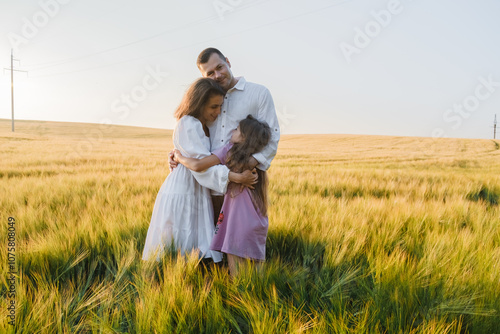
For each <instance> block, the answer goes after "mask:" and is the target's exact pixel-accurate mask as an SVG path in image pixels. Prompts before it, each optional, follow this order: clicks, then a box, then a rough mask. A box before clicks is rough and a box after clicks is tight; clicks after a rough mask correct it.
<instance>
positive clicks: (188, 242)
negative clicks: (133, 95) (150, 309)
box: [142, 48, 280, 275]
mask: <svg viewBox="0 0 500 334" xmlns="http://www.w3.org/2000/svg"><path fill="white" fill-rule="evenodd" d="M197 66H198V69H199V70H200V72H201V74H202V77H203V78H200V79H198V80H196V81H195V82H194V83H193V84H192V85H191V86H190V87H189V88H188V90H187V92H186V93H185V95H184V97H183V99H182V101H181V103H180V105H179V106H178V108H177V110H176V111H175V114H174V116H175V118H176V119H177V125H176V127H175V129H174V134H173V142H174V150H173V151H172V152H171V153H170V155H169V164H170V168H171V173H170V174H169V175H168V177H167V179H166V180H165V182H164V183H163V185H162V186H161V188H160V190H159V192H158V196H157V198H156V202H155V205H154V208H153V214H152V217H151V223H150V225H149V229H148V234H147V236H146V242H145V246H144V251H143V256H142V258H143V260H150V259H157V260H159V259H160V257H161V256H162V254H163V252H164V250H165V249H167V248H174V249H177V250H180V252H181V254H185V253H188V252H191V251H197V252H198V254H199V256H200V258H207V259H210V258H211V259H212V260H213V261H214V262H216V263H217V262H220V261H222V253H225V254H226V256H227V262H228V266H229V270H230V273H231V274H232V275H235V274H236V273H237V270H238V267H239V266H240V265H241V264H242V263H243V262H245V261H246V260H247V259H249V260H254V261H258V262H262V261H264V260H265V251H266V238H267V230H268V225H269V222H268V218H267V175H266V170H267V169H268V168H269V167H270V165H271V161H272V160H273V158H274V156H275V155H276V151H277V149H278V141H279V138H280V131H279V125H278V119H277V116H276V110H275V108H274V103H273V100H272V97H271V94H270V93H269V90H268V89H267V88H265V87H264V86H262V85H258V84H255V83H251V82H247V81H246V80H245V78H243V77H234V76H233V73H232V71H231V63H230V62H229V60H228V59H227V58H226V57H225V56H224V55H223V54H222V53H221V52H220V51H219V50H217V49H215V48H208V49H205V50H203V51H202V52H201V53H200V55H199V56H198V59H197ZM214 225H215V226H214Z"/></svg>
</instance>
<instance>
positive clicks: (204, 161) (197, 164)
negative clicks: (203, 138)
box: [174, 150, 220, 172]
mask: <svg viewBox="0 0 500 334" xmlns="http://www.w3.org/2000/svg"><path fill="white" fill-rule="evenodd" d="M174 160H175V161H177V162H179V163H181V164H183V165H184V166H186V168H189V169H191V170H192V171H195V172H202V171H204V170H205V169H208V168H210V167H212V166H215V165H218V164H220V160H219V158H218V157H217V156H216V155H214V154H212V155H209V156H208V157H204V158H201V159H196V158H188V157H185V156H183V155H182V154H181V152H180V151H179V150H174Z"/></svg>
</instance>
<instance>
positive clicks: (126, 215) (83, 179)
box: [0, 121, 500, 334]
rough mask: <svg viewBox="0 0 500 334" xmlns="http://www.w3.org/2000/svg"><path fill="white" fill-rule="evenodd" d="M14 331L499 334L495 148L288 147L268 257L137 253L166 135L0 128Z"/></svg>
mask: <svg viewBox="0 0 500 334" xmlns="http://www.w3.org/2000/svg"><path fill="white" fill-rule="evenodd" d="M0 146H1V147H2V151H1V152H2V153H1V155H2V159H1V161H0V179H1V183H0V191H1V194H2V196H1V198H0V203H1V207H2V210H1V213H0V219H1V221H2V226H3V227H2V233H1V234H0V236H1V237H0V240H1V245H2V246H1V251H0V261H2V263H3V264H7V237H6V235H7V233H4V231H5V232H6V231H7V220H8V217H9V216H12V217H15V219H16V222H17V223H16V224H17V225H16V235H17V236H16V238H17V240H16V241H17V251H16V256H17V260H18V267H19V268H20V275H19V277H18V280H17V299H16V303H17V310H16V316H17V319H16V330H17V331H16V330H15V329H14V328H12V327H11V326H10V325H8V324H7V320H6V319H7V317H6V315H7V309H6V305H7V304H6V303H7V302H8V299H7V288H6V287H7V281H6V277H7V271H8V269H7V266H6V265H2V267H1V268H2V276H1V277H2V280H1V285H0V289H1V291H2V300H1V302H0V303H1V310H0V315H1V316H2V321H1V322H0V332H2V333H3V332H6V333H9V332H10V333H14V332H19V333H78V332H82V333H478V334H479V333H481V334H483V333H498V332H499V331H500V330H499V328H500V226H499V225H500V209H499V201H500V174H499V171H500V159H499V158H500V150H499V149H498V147H499V146H498V142H494V141H492V140H466V139H431V138H402V137H383V136H347V135H321V136H297V135H294V136H283V138H282V140H281V142H280V148H279V152H278V156H277V157H276V159H275V160H274V162H273V167H272V168H271V170H270V172H269V176H270V181H271V183H270V202H271V206H270V212H269V220H270V228H269V236H268V243H267V262H266V265H265V266H264V267H263V268H262V269H261V270H255V269H252V267H250V268H248V269H247V270H244V271H243V273H242V274H241V275H240V276H239V277H237V278H234V279H233V278H231V277H230V276H229V275H228V272H227V269H226V268H225V267H215V268H205V267H204V265H203V264H201V263H199V261H198V260H197V258H196V256H193V255H189V256H186V257H182V256H179V255H177V254H176V252H171V253H167V254H166V255H165V257H164V258H163V259H162V261H161V262H160V263H156V262H152V263H150V262H143V261H141V260H140V257H141V253H142V248H143V245H144V239H145V236H146V232H147V228H148V225H149V219H150V216H151V212H152V209H153V204H154V200H155V197H156V194H157V191H158V189H159V187H160V186H161V184H162V182H163V180H164V179H165V177H166V176H167V175H168V167H167V161H166V160H167V154H168V151H169V150H170V149H171V147H172V143H171V131H165V130H155V129H141V128H129V127H119V126H113V127H106V128H102V127H100V126H99V125H88V124H70V123H48V122H45V123H40V122H28V121H21V122H18V123H17V126H16V133H14V134H12V133H11V132H10V123H9V122H7V121H0Z"/></svg>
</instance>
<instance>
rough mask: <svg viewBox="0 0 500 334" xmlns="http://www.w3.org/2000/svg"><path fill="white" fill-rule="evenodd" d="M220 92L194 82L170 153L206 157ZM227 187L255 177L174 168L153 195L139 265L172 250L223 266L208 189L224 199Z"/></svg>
mask: <svg viewBox="0 0 500 334" xmlns="http://www.w3.org/2000/svg"><path fill="white" fill-rule="evenodd" d="M223 99H224V91H223V90H222V88H221V87H220V86H219V84H217V82H215V81H214V80H212V79H208V78H201V79H198V80H197V81H195V82H194V83H193V84H192V85H191V86H190V87H189V89H188V91H187V92H186V94H185V95H184V97H183V99H182V102H181V104H180V105H179V107H178V108H177V110H176V111H175V114H174V116H175V118H176V119H177V120H178V122H177V125H176V127H175V129H174V134H173V139H174V147H175V149H177V150H179V151H180V152H181V153H182V155H184V156H186V157H191V158H203V157H206V156H210V154H211V153H210V139H209V131H208V126H207V123H209V122H213V121H215V120H216V119H217V117H218V115H219V114H220V109H221V105H222V102H223ZM229 181H231V182H235V183H243V184H247V185H249V184H253V183H255V182H257V177H256V176H255V175H253V174H252V173H251V172H250V171H245V172H243V173H234V172H230V171H229V169H228V168H227V167H226V166H223V165H218V166H213V167H210V168H209V169H207V170H205V171H203V172H192V171H190V170H189V169H187V168H186V167H184V166H181V165H179V166H178V167H177V168H175V169H174V170H173V171H172V172H171V173H170V174H169V175H168V177H167V179H166V180H165V182H164V183H163V185H162V186H161V188H160V191H159V192H158V196H157V197H156V202H155V205H154V208H153V214H152V217H151V223H150V225H149V229H148V234H147V236H146V242H145V245H144V251H143V255H142V259H143V260H150V259H152V258H156V259H157V260H159V259H160V257H161V256H162V254H163V252H164V249H165V248H169V247H170V246H171V245H172V242H173V245H174V246H175V248H176V249H179V250H180V251H181V254H185V253H187V252H190V251H192V250H195V251H197V252H198V253H199V256H200V257H203V258H212V259H213V261H214V262H220V261H221V260H222V254H221V253H220V252H216V251H211V250H210V243H211V241H212V237H213V232H214V224H213V215H214V212H213V208H212V200H211V197H210V189H213V190H215V191H217V192H221V193H225V192H226V188H227V185H228V183H229Z"/></svg>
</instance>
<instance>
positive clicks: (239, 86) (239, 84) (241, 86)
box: [230, 77, 247, 90]
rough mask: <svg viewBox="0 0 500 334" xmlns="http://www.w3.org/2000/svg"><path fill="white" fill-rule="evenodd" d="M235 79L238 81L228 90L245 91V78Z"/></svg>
mask: <svg viewBox="0 0 500 334" xmlns="http://www.w3.org/2000/svg"><path fill="white" fill-rule="evenodd" d="M236 79H237V80H238V82H237V83H236V85H234V87H233V88H231V89H230V90H233V89H237V90H245V84H246V83H247V81H246V80H245V78H244V77H236Z"/></svg>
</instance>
